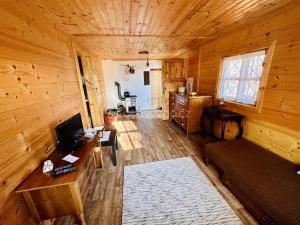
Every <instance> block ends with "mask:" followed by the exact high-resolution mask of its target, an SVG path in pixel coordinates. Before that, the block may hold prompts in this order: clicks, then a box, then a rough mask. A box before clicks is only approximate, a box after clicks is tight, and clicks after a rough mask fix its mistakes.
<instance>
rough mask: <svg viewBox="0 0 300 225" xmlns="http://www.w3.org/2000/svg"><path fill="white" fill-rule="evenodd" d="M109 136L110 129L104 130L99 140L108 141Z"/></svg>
mask: <svg viewBox="0 0 300 225" xmlns="http://www.w3.org/2000/svg"><path fill="white" fill-rule="evenodd" d="M109 136H110V131H104V132H103V136H102V137H101V138H100V141H101V142H102V141H108V140H109Z"/></svg>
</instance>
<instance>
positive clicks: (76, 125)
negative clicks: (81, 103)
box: [55, 113, 84, 151]
mask: <svg viewBox="0 0 300 225" xmlns="http://www.w3.org/2000/svg"><path fill="white" fill-rule="evenodd" d="M55 130H56V135H57V138H58V141H59V145H60V147H61V148H62V149H63V150H67V151H70V150H75V149H77V148H80V147H81V146H82V141H81V138H82V136H83V135H84V131H83V125H82V120H81V115H80V113H78V114H76V115H75V116H73V117H71V118H70V119H68V120H66V121H64V122H63V123H61V124H59V125H58V126H57V127H56V128H55Z"/></svg>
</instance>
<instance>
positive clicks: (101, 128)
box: [94, 126, 104, 130]
mask: <svg viewBox="0 0 300 225" xmlns="http://www.w3.org/2000/svg"><path fill="white" fill-rule="evenodd" d="M103 129H104V126H98V127H94V130H103Z"/></svg>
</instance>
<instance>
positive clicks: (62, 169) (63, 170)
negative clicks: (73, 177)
mask: <svg viewBox="0 0 300 225" xmlns="http://www.w3.org/2000/svg"><path fill="white" fill-rule="evenodd" d="M74 171H76V167H75V166H74V165H73V164H68V165H66V166H60V167H57V168H55V169H54V170H53V171H52V173H51V175H52V176H54V177H56V176H60V175H63V174H66V173H71V172H74Z"/></svg>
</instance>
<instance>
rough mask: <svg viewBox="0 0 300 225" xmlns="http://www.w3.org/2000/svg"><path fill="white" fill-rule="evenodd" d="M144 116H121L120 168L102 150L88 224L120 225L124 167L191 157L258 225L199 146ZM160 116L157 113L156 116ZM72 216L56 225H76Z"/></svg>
mask: <svg viewBox="0 0 300 225" xmlns="http://www.w3.org/2000/svg"><path fill="white" fill-rule="evenodd" d="M148 114H151V113H149V112H148V113H147V115H145V114H144V113H142V114H138V115H137V116H128V117H122V118H121V119H119V121H117V122H116V124H115V125H114V126H115V127H116V128H117V129H118V140H119V150H118V151H117V158H118V165H117V166H116V167H114V166H113V165H112V162H111V151H110V150H109V149H104V150H103V157H104V160H103V162H104V168H103V169H96V171H95V173H94V175H93V177H92V182H91V184H90V189H89V193H88V195H87V199H86V202H85V205H84V207H85V215H86V222H87V224H89V225H121V224H122V196H123V181H124V180H123V173H124V166H126V165H132V164H140V163H146V162H153V161H159V160H166V159H173V158H177V157H186V156H191V157H192V158H193V159H194V161H195V162H196V163H197V165H198V166H199V167H200V168H201V169H202V170H203V172H204V173H205V174H206V175H207V176H208V178H209V179H210V180H211V182H212V183H213V185H214V186H215V187H216V188H217V190H218V191H219V192H220V193H221V195H222V196H223V197H224V199H225V200H226V201H227V202H228V204H229V205H230V206H231V207H232V208H233V210H234V211H235V212H236V214H237V215H238V216H239V217H240V218H241V220H242V221H243V222H244V223H245V224H246V225H248V224H249V225H250V224H257V223H256V221H255V220H254V219H253V217H252V216H251V215H250V214H249V213H248V212H247V210H246V209H244V207H243V206H242V205H241V204H240V203H239V201H238V200H237V199H236V198H235V197H234V196H233V195H232V194H231V193H230V191H228V190H227V188H225V187H224V186H223V185H222V183H221V181H220V179H219V175H218V174H217V173H216V171H215V170H214V168H212V167H211V166H209V167H207V166H206V165H205V164H204V162H203V161H202V154H201V150H200V148H199V146H198V145H197V144H196V143H195V142H193V141H191V140H190V139H189V138H188V137H187V136H186V135H185V133H184V132H183V131H182V130H181V129H180V128H179V127H177V126H176V125H175V124H174V123H172V122H170V121H162V120H161V119H160V118H159V117H158V116H152V114H151V115H150V116H149V115H148ZM155 115H157V114H155ZM77 223H78V222H77V221H76V220H75V218H73V217H72V216H68V217H64V218H59V219H58V220H56V222H55V224H56V225H73V224H77Z"/></svg>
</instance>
